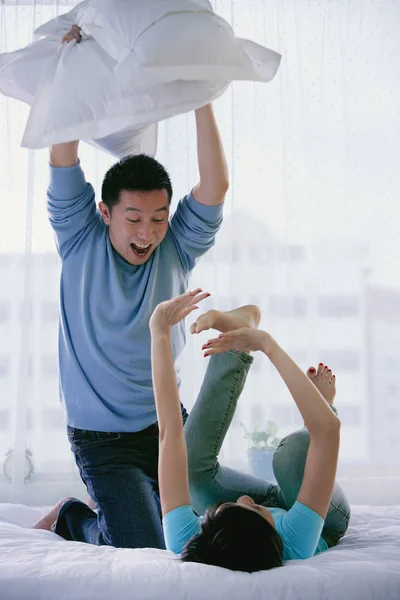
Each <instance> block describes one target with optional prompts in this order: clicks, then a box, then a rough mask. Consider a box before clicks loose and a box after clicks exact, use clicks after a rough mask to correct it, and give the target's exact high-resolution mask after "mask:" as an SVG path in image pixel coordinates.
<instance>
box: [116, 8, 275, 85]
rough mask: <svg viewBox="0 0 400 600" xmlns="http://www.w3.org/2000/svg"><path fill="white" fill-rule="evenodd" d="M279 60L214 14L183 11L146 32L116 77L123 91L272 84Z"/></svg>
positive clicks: (168, 17)
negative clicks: (191, 84) (181, 84)
mask: <svg viewBox="0 0 400 600" xmlns="http://www.w3.org/2000/svg"><path fill="white" fill-rule="evenodd" d="M171 40H173V43H171ZM205 40H206V43H205ZM280 59H281V56H280V55H279V54H277V53H276V52H273V51H272V50H269V49H268V48H264V46H260V45H259V44H255V43H254V42H251V41H249V40H244V39H241V38H237V37H235V34H234V32H233V30H232V28H231V26H230V25H229V24H228V23H227V22H226V21H225V20H224V19H221V18H220V17H219V16H217V15H214V14H211V13H207V12H202V13H196V14H193V13H190V12H182V13H176V14H171V15H168V16H166V17H163V18H162V19H159V20H158V21H156V22H155V23H153V24H152V25H151V26H150V27H148V28H147V29H146V30H145V31H144V32H143V33H142V34H141V35H140V36H139V37H138V39H137V40H136V42H135V44H134V47H133V50H132V52H130V53H129V54H128V55H127V57H126V58H125V60H124V61H122V62H121V63H119V64H118V65H117V66H116V74H117V77H118V80H119V83H120V85H121V87H124V86H128V87H129V86H131V85H136V86H138V85H143V86H150V85H155V84H159V83H165V82H168V81H177V80H183V81H202V80H205V81H211V80H214V81H221V80H224V81H232V80H239V79H246V80H251V81H270V80H271V79H272V78H273V77H274V76H275V74H276V72H277V70H278V67H279V63H280Z"/></svg>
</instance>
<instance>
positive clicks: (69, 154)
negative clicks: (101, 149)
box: [50, 142, 79, 167]
mask: <svg viewBox="0 0 400 600" xmlns="http://www.w3.org/2000/svg"><path fill="white" fill-rule="evenodd" d="M78 147H79V142H67V143H65V144H54V146H51V148H50V163H51V164H52V165H53V167H73V166H74V165H76V164H77V163H78Z"/></svg>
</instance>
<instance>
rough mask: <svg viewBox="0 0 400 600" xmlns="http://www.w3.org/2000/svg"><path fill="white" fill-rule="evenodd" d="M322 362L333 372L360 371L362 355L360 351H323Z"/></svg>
mask: <svg viewBox="0 0 400 600" xmlns="http://www.w3.org/2000/svg"><path fill="white" fill-rule="evenodd" d="M321 361H322V362H323V363H325V364H326V365H328V367H330V368H331V369H332V370H333V371H339V370H340V371H358V369H359V368H360V363H361V360H360V355H359V352H358V350H348V349H346V348H344V349H343V350H321Z"/></svg>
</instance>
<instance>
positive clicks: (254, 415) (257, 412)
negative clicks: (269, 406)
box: [251, 404, 264, 424]
mask: <svg viewBox="0 0 400 600" xmlns="http://www.w3.org/2000/svg"><path fill="white" fill-rule="evenodd" d="M263 413H264V410H263V409H262V408H261V406H260V405H259V404H253V406H252V407H251V422H252V423H254V424H256V423H261V421H262V419H263Z"/></svg>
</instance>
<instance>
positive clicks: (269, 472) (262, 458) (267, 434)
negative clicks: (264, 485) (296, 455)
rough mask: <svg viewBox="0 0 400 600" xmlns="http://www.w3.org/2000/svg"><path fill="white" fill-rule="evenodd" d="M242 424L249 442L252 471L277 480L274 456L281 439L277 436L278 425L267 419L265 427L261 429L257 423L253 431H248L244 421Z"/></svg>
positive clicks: (265, 477)
mask: <svg viewBox="0 0 400 600" xmlns="http://www.w3.org/2000/svg"><path fill="white" fill-rule="evenodd" d="M240 425H241V427H242V428H243V430H244V437H245V439H247V440H248V442H249V449H248V457H249V464H250V470H251V473H252V474H253V475H255V476H256V477H261V478H262V479H266V480H267V481H275V476H274V471H273V468H272V457H273V455H274V452H275V450H276V448H277V447H278V446H279V443H280V441H281V439H280V438H279V437H278V436H277V433H278V427H277V426H276V425H275V423H274V422H273V421H267V422H266V425H265V427H264V428H263V429H260V426H259V425H258V424H257V425H255V427H254V429H253V430H252V431H248V430H247V429H246V427H245V426H244V425H243V423H241V424H240Z"/></svg>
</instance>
